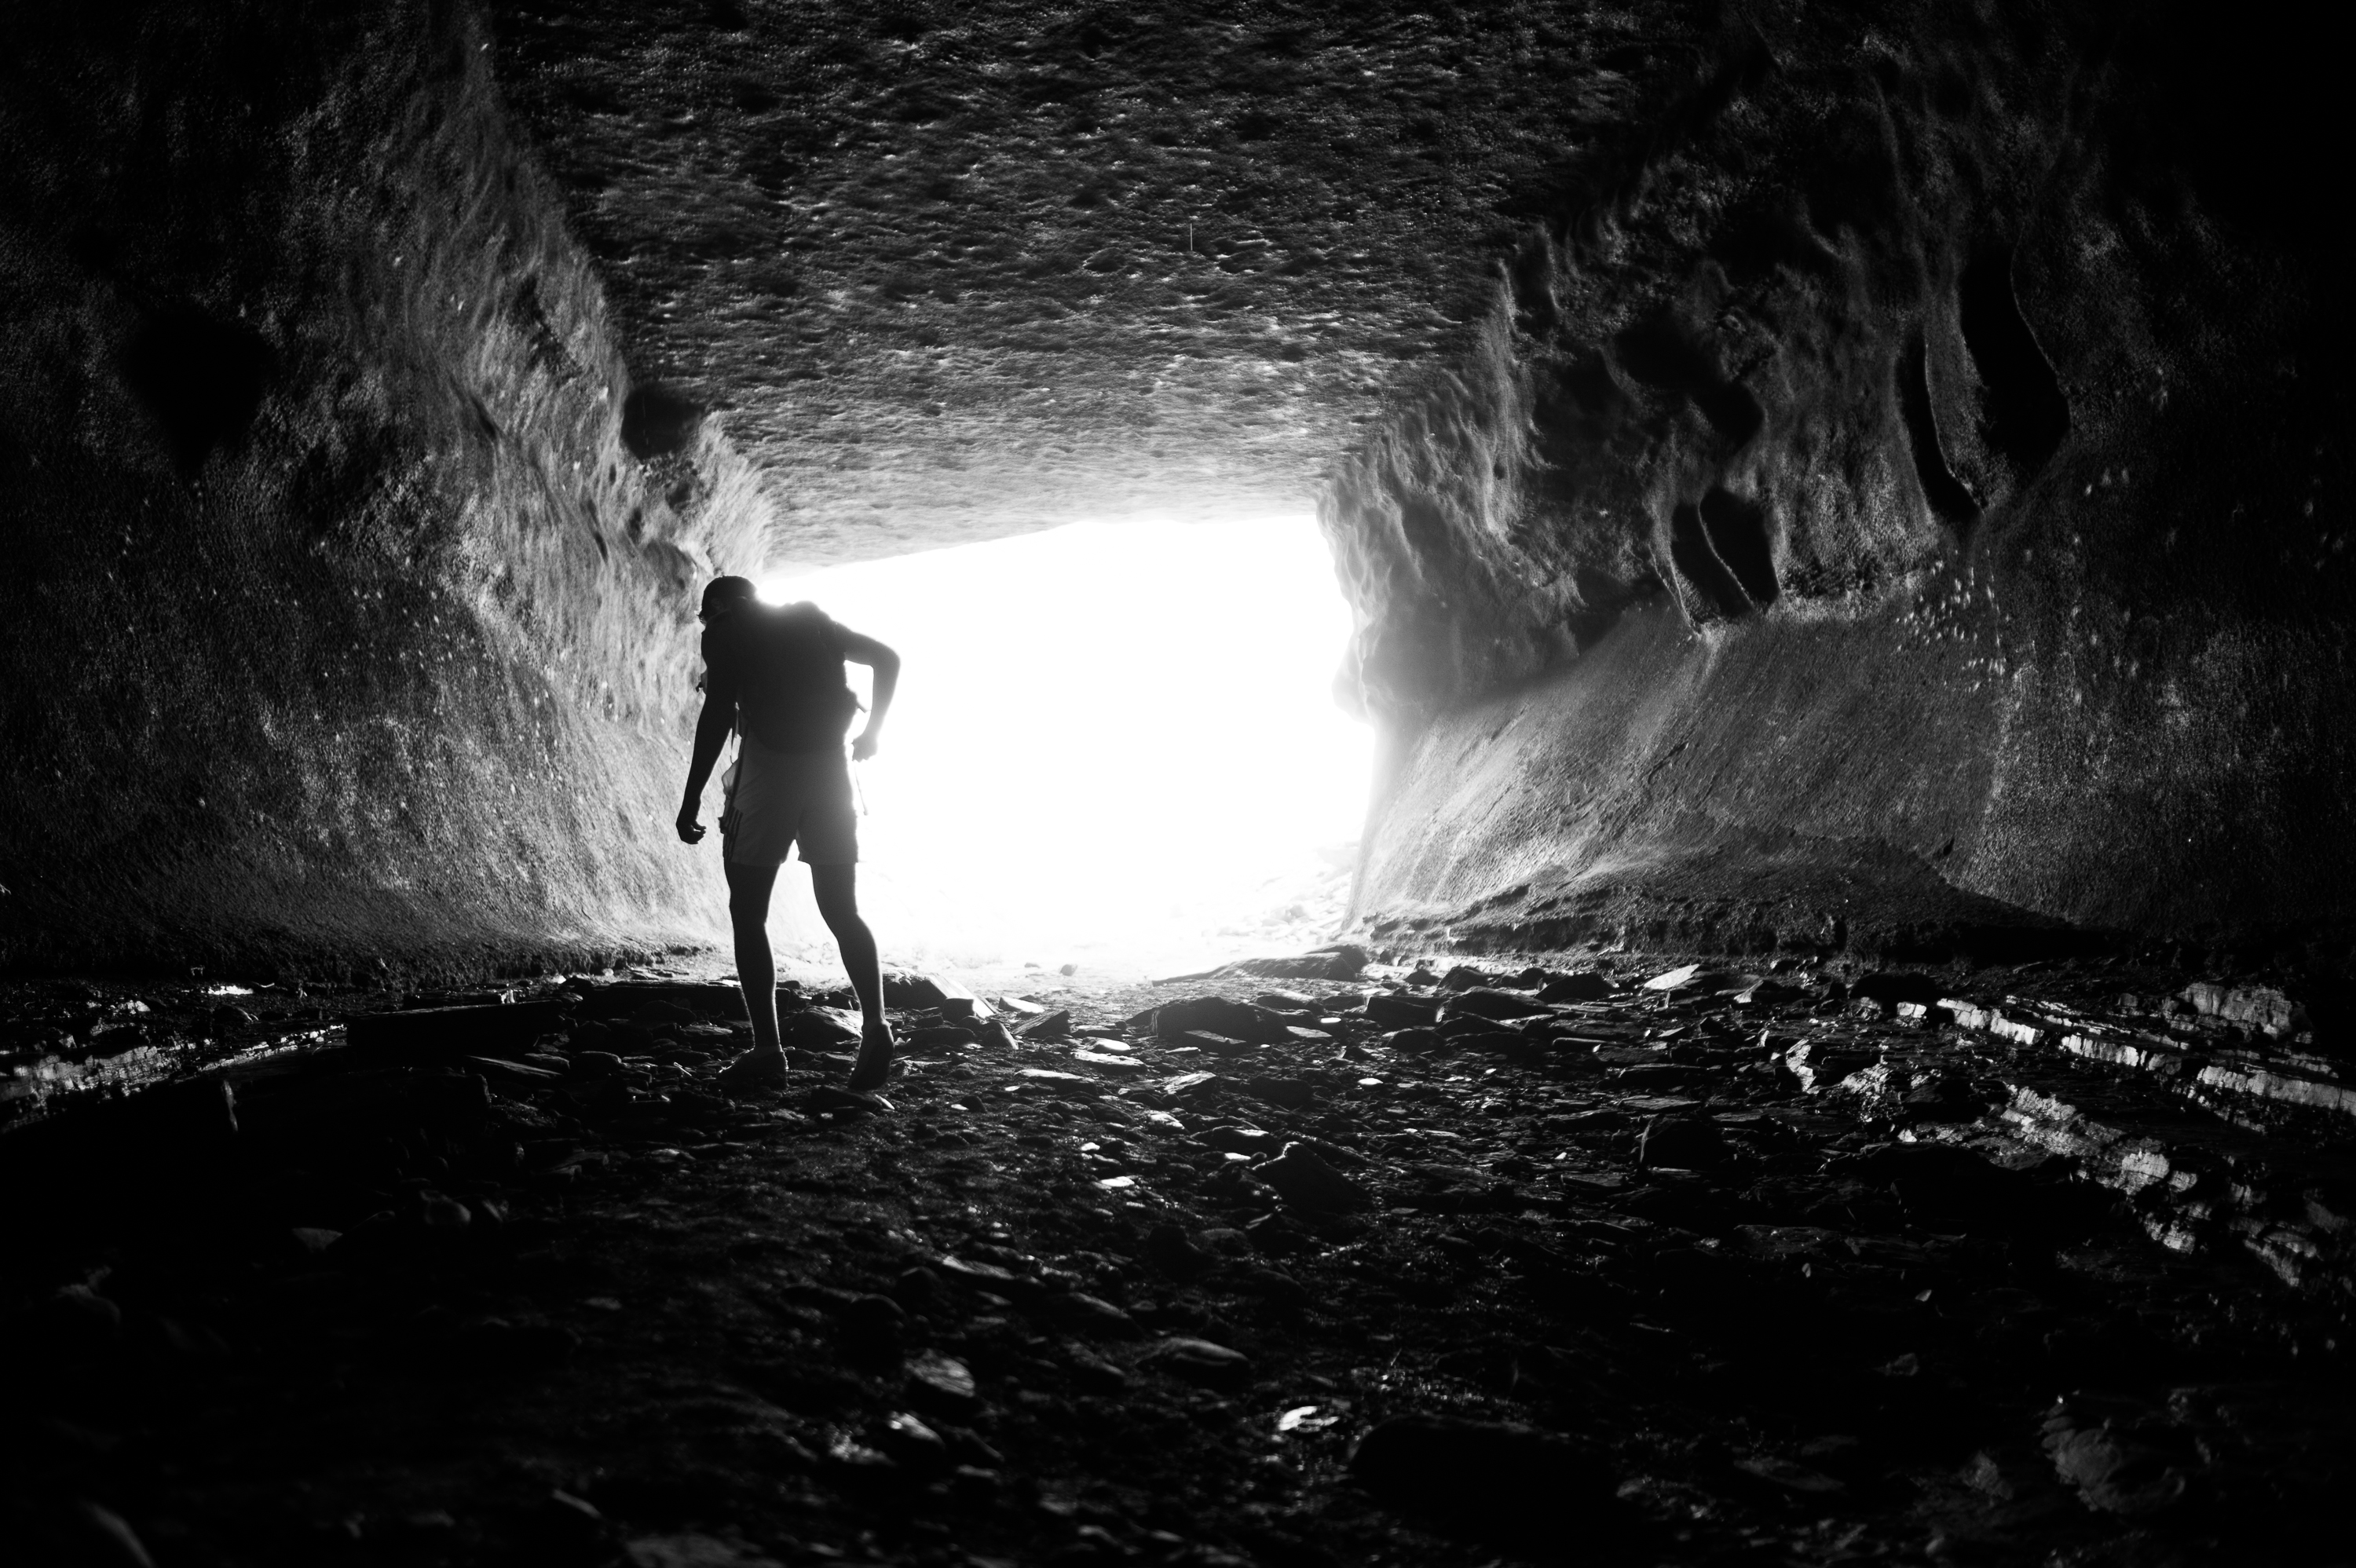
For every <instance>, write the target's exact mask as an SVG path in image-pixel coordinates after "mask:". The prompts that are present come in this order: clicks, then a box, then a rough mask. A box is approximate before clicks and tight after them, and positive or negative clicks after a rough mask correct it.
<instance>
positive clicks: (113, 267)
mask: <svg viewBox="0 0 2356 1568" xmlns="http://www.w3.org/2000/svg"><path fill="white" fill-rule="evenodd" d="M305 17H306V18H307V19H305V20H301V21H297V20H296V19H295V14H294V13H292V12H289V11H287V10H285V8H284V7H279V6H272V5H253V6H243V7H231V8H229V9H226V10H218V11H211V12H208V13H207V14H206V15H205V16H202V17H198V16H196V15H194V14H182V13H179V12H174V11H165V10H155V11H144V10H141V9H139V8H136V7H127V8H117V7H111V6H109V7H92V8H87V9H85V10H82V11H79V12H75V13H73V14H72V15H71V16H66V14H63V13H59V15H58V16H57V17H55V18H52V19H51V20H50V21H48V22H47V23H45V24H43V25H42V26H41V27H27V28H20V29H19V30H18V32H17V34H16V37H14V38H12V42H11V47H10V50H9V52H8V58H7V60H6V62H5V66H0V72H5V80H0V125H5V140H6V142H7V144H8V145H9V146H10V147H11V149H12V153H11V155H10V157H9V159H8V160H7V165H6V167H5V170H0V279H5V286H0V319H4V320H5V325H4V326H0V409H5V416H4V417H0V539H5V542H6V549H7V554H8V563H7V568H6V570H5V573H0V672H5V682H4V683H0V715H5V717H0V732H5V737H6V743H5V750H0V792H5V798H6V800H7V802H8V807H9V809H8V810H7V812H6V813H5V822H0V868H5V871H0V885H5V892H0V961H5V962H8V963H12V964H44V963H57V962H61V961H77V960H78V961H83V962H87V961H91V960H127V961H133V962H138V963H149V964H154V963H175V964H177V963H188V962H197V963H201V962H204V961H206V959H207V958H208V957H212V958H219V957H221V956H226V955H235V956H237V957H240V958H243V959H247V960H250V961H251V960H261V961H265V962H266V961H268V960H270V959H272V958H273V957H274V958H279V959H284V960H287V961H290V962H302V961H305V960H309V959H316V958H319V957H322V956H325V957H327V958H329V959H331V960H332V961H334V962H335V963H337V964H350V965H359V966H362V967H366V966H368V965H370V964H371V963H372V962H373V961H379V960H382V959H383V958H385V957H386V956H388V955H390V956H391V958H393V959H395V960H404V959H419V958H427V959H438V960H445V961H449V962H453V963H457V964H462V965H466V964H478V963H481V962H484V961H486V960H488V959H492V958H496V957H497V956H498V955H500V954H502V953H505V952H509V951H513V950H516V949H518V948H521V947H532V948H538V949H541V950H546V949H549V948H561V947H563V946H565V945H568V944H600V943H612V942H615V941H622V940H635V941H654V940H660V939H664V938H667V937H672V936H681V935H695V936H701V934H703V933H704V931H705V930H706V923H705V918H704V917H703V915H702V914H701V909H700V901H699V900H697V899H696V898H695V897H693V896H691V891H690V889H689V887H688V884H687V882H686V880H685V877H684V875H683V873H684V871H685V870H687V869H690V867H691V862H690V861H689V860H688V859H687V858H686V857H683V856H679V855H665V854H659V853H658V851H659V848H660V847H661V845H662V844H663V842H664V840H666V839H668V838H669V815H670V812H671V810H672V809H673V808H674V806H675V798H676V797H675V792H676V789H677V787H678V786H677V783H676V780H675V779H674V778H673V777H672V776H671V772H672V769H673V768H674V767H675V765H676V763H675V758H676V756H677V755H678V753H679V752H680V749H681V747H682V746H683V741H682V740H681V739H680V733H679V731H678V728H677V726H678V724H679V722H680V714H681V712H682V709H683V708H684V706H685V699H687V698H688V697H689V696H690V695H691V690H690V681H691V677H692V670H691V667H690V661H691V658H692V655H693V643H692V639H691V636H690V635H689V634H691V632H692V630H693V626H692V623H691V619H690V615H691V606H690V604H689V603H688V602H687V601H686V600H685V599H684V598H683V596H682V593H681V590H682V588H683V586H684V585H685V584H686V583H687V582H688V581H690V580H691V578H692V577H694V576H696V575H698V574H700V573H701V572H702V571H705V570H707V568H708V566H709V564H710V563H712V562H713V561H719V560H745V559H748V558H755V559H756V556H755V551H756V550H757V540H758V537H759V533H760V528H761V526H762V520H763V519H762V516H761V514H760V510H759V506H758V503H757V501H756V499H755V497H754V496H753V495H752V493H751V487H750V481H749V478H748V477H747V476H746V475H745V474H744V470H743V467H742V464H741V462H740V461H738V460H736V459H734V457H733V456H732V455H731V453H729V452H728V451H727V450H726V449H725V448H724V447H723V446H722V445H720V444H718V443H713V442H711V441H708V440H707V441H706V442H705V443H703V444H702V445H701V446H699V447H698V448H696V449H694V450H691V451H688V452H682V453H679V454H677V455H675V456H674V457H672V458H671V459H669V460H668V462H667V463H666V464H658V465H654V466H648V465H645V464H640V463H638V462H637V461H636V460H634V459H633V458H631V457H630V455H629V454H628V453H626V451H625V450H624V448H623V444H622V442H621V440H620V436H619V424H620V411H619V405H620V403H621V402H622V400H623V398H624V396H625V395H626V392H627V390H628V382H627V380H626V376H625V373H624V371H623V369H622V367H621V364H620V361H619V358H618V356H617V354H616V348H615V346H614V341H613V338H612V336H611V333H610V330H609V328H608V325H607V324H606V321H605V314H604V310H603V306H602V304H601V303H600V298H599V293H598V288H597V284H596V283H595V280H594V277H593V276H592V275H591V273H590V272H589V270H588V266H587V263H586V261H585V260H584V257H583V256H582V255H581V253H580V252H579V251H577V250H576V249H575V248H574V247H573V245H572V244H571V242H570V241H569V240H567V239H566V238H565V235H564V232H563V229H562V224H561V220H560V219H559V217H558V214H557V212H556V209H555V208H554V205H553V203H552V201H551V200H550V198H549V197H548V194H547V192H546V190H545V187H544V186H543V185H542V183H541V180H540V178H539V177H538V176H536V175H535V174H534V173H533V171H532V169H531V168H530V166H529V165H528V164H527V163H526V162H525V161H524V159H523V158H522V156H521V155H520V154H519V150H518V148H517V147H516V146H515V145H514V144H512V142H511V141H510V139H509V135H508V134H507V133H506V132H505V131H504V130H503V129H502V122H501V118H500V113H499V111H498V103H497V99H496V95H495V94H494V92H493V91H492V89H491V87H490V84H489V82H488V80H487V76H486V74H485V68H484V64H483V61H484V59H485V58H486V57H485V56H484V54H483V51H482V48H481V46H480V39H479V37H478V36H477V32H476V30H475V29H474V28H473V27H472V26H471V25H469V24H466V23H465V22H464V20H463V19H461V20H458V21H454V22H447V23H446V24H445V25H444V26H442V27H439V28H438V30H437V29H436V28H435V27H431V26H429V25H428V24H427V22H426V19H425V18H424V16H423V13H422V12H421V13H418V14H416V15H414V16H412V15H410V14H408V13H407V12H405V11H401V12H388V13H387V14H383V15H379V14H376V13H372V12H370V11H368V10H366V9H361V10H358V11H354V12H348V13H344V14H341V15H338V16H333V17H311V16H309V14H307V13H305ZM672 848H676V846H675V845H673V846H672Z"/></svg>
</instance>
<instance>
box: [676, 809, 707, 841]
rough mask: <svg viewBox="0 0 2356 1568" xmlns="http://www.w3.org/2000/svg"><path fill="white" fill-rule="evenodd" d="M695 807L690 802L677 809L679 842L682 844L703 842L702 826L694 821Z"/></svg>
mask: <svg viewBox="0 0 2356 1568" xmlns="http://www.w3.org/2000/svg"><path fill="white" fill-rule="evenodd" d="M695 805H696V803H695V802H693V801H689V802H688V803H687V804H686V805H682V806H680V808H679V841H680V843H682V844H701V843H702V842H703V824H701V822H698V821H697V820H696V819H695Z"/></svg>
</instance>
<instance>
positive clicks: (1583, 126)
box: [494, 0, 1693, 560]
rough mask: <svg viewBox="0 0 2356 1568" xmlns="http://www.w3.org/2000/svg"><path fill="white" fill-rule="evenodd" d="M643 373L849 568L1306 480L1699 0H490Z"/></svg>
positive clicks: (1628, 97)
mask: <svg viewBox="0 0 2356 1568" xmlns="http://www.w3.org/2000/svg"><path fill="white" fill-rule="evenodd" d="M494 15H495V16H496V17H497V20H498V27H499V32H500V37H501V43H500V48H499V58H500V62H501V65H500V69H501V72H502V78H503V80H506V81H507V82H508V83H509V91H511V92H512V93H513V94H514V96H515V100H516V101H517V103H518V106H519V111H520V112H522V113H523V115H524V116H525V118H526V119H527V121H528V122H529V123H530V125H531V127H532V128H533V130H534V131H535V132H536V133H538V135H539V137H540V138H541V141H542V142H543V144H545V145H546V147H547V148H548V155H549V158H550V160H551V165H552V168H553V169H554V170H555V172H556V173H557V175H558V176H559V178H560V179H561V180H562V182H563V183H564V185H565V186H566V187H567V188H568V190H569V192H570V195H571V200H572V207H573V213H574V215H575V219H576V221H577V223H578V225H579V228H580V231H581V233H582V235H583V236H584V240H585V242H586V243H587V244H588V245H589V247H590V248H591V250H592V251H594V254H595V255H596V256H597V258H598V259H599V260H600V261H602V262H603V263H605V270H606V274H607V277H608V280H609V283H610V287H611V288H612V291H613V295H614V299H615V303H616V310H617V312H618V313H619V315H620V318H621V320H622V322H623V324H624V325H625V328H626V335H627V338H628V341H629V344H630V350H631V354H632V356H633V361H632V363H633V368H634V369H636V370H637V371H638V372H639V374H640V375H641V376H642V377H645V378H648V379H658V380H659V381H660V382H662V383H663V384H664V385H665V386H666V387H668V388H670V389H672V390H673V391H674V392H675V394H676V395H677V396H679V397H680V398H681V399H682V400H685V401H686V402H687V403H688V404H690V405H691V406H694V407H699V408H710V409H717V410H722V411H725V414H726V419H727V424H728V428H729V430H730V432H731V433H732V435H733V436H734V438H735V439H736V440H737V441H739V442H740V443H743V445H744V448H745V450H746V451H747V453H750V454H751V455H752V456H753V457H754V458H755V460H756V461H758V462H759V463H760V464H762V465H763V466H764V468H765V469H766V471H767V472H768V473H769V474H770V475H773V476H775V477H776V479H777V480H778V481H779V482H780V493H779V501H780V505H781V506H782V507H784V508H786V517H787V528H785V529H784V530H782V531H781V533H780V536H779V548H780V553H783V554H787V555H790V556H794V557H798V558H801V559H805V560H837V559H850V558H855V557H862V556H873V555H884V554H892V553H895V552H897V551H899V550H903V549H909V548H911V547H921V546H926V545H935V544H940V543H947V542H952V541H954V540H956V539H963V538H978V537H986V536H989V535H992V534H1003V533H1010V532H1015V531H1019V530H1021V529H1024V528H1035V527H1038V526H1041V525H1042V524H1045V523H1054V522H1062V521H1066V520H1069V519H1070V518H1072V517H1077V516H1101V515H1105V514H1107V513H1111V512H1118V511H1120V510H1122V509H1125V508H1130V507H1162V508H1168V509H1173V510H1180V511H1187V512H1204V513H1220V512H1225V513H1227V514H1229V515H1232V514H1233V513H1234V512H1235V511H1236V510H1237V509H1238V508H1256V507H1272V506H1286V507H1306V506H1307V505H1308V504H1309V503H1310V502H1311V501H1312V498H1313V496H1314V495H1315V493H1316V490H1317V486H1318V485H1319V483H1320V480H1321V476H1322V475H1323V472H1324V471H1325V469H1326V468H1327V467H1328V465H1329V464H1332V463H1333V460H1334V458H1335V457H1336V456H1337V455H1338V454H1339V453H1341V451H1342V450H1343V449H1344V447H1345V446H1346V445H1347V444H1348V443H1350V442H1351V440H1352V439H1353V438H1354V436H1355V435H1356V433H1357V432H1358V431H1359V429H1360V427H1361V426H1362V425H1363V424H1364V423H1365V422H1366V421H1370V420H1372V419H1373V418H1375V417H1376V414H1377V412H1378V410H1379V408H1380V403H1381V399H1382V398H1383V396H1384V394H1385V389H1386V388H1387V387H1388V386H1389V385H1390V384H1391V383H1392V382H1393V381H1394V380H1395V379H1397V377H1398V374H1399V373H1400V372H1401V371H1402V370H1403V369H1404V368H1406V367H1408V366H1409V365H1414V364H1419V363H1424V362H1430V361H1433V360H1434V359H1436V358H1439V357H1453V356H1454V355H1456V354H1457V353H1459V352H1461V351H1462V347H1463V345H1464V344H1465V343H1466V342H1467V341H1468V340H1469V338H1470V337H1471V336H1472V334H1473V333H1474V332H1475V331H1477V329H1478V327H1477V323H1478V318H1479V316H1480V315H1481V313H1482V311H1483V308H1484V307H1485V305H1486V304H1487V298H1488V294H1489V292H1490V289H1489V278H1490V277H1491V276H1492V274H1493V271H1494V258H1496V257H1499V256H1502V255H1506V254H1510V252H1511V250H1512V247H1513V245H1514V243H1515V237H1516V232H1517V228H1518V226H1519V225H1520V224H1521V222H1522V216H1523V214H1524V213H1525V212H1526V211H1528V210H1533V209H1534V208H1533V207H1532V203H1533V201H1534V199H1535V198H1534V194H1533V193H1536V192H1540V191H1543V190H1545V189H1547V188H1548V187H1549V186H1550V184H1551V183H1552V182H1555V181H1557V180H1558V179H1559V178H1561V177H1562V172H1561V165H1563V161H1564V160H1565V159H1566V158H1575V157H1576V156H1577V155H1579V154H1580V151H1581V149H1583V148H1584V147H1586V146H1588V145H1589V144H1591V143H1594V142H1595V141H1596V140H1597V139H1598V137H1599V136H1600V135H1601V134H1603V133H1605V132H1607V131H1614V132H1615V133H1618V131H1619V130H1620V129H1621V128H1624V127H1626V126H1628V125H1630V124H1642V123H1644V122H1645V119H1646V115H1647V113H1648V112H1649V111H1650V110H1651V109H1652V108H1653V102H1652V100H1653V98H1654V97H1655V96H1656V95H1657V93H1658V92H1659V91H1663V90H1662V89H1660V88H1659V87H1658V86H1657V85H1656V84H1657V83H1658V82H1659V81H1661V80H1664V79H1665V80H1669V81H1670V82H1671V83H1672V84H1674V83H1675V82H1676V81H1677V80H1681V79H1682V76H1683V75H1684V74H1685V72H1686V70H1687V69H1688V68H1689V63H1690V57H1691V53H1692V51H1691V47H1690V43H1689V38H1690V36H1691V34H1692V31H1693V28H1692V26H1691V24H1690V22H1689V21H1688V20H1687V16H1686V8H1685V7H1682V6H1672V7H1664V8H1661V9H1659V10H1657V11H1652V12H1647V13H1645V14H1643V15H1637V14H1633V13H1623V12H1617V11H1597V10H1594V9H1591V8H1590V7H1586V6H1583V5H1562V4H1534V5H1522V6H1518V7H1516V8H1515V10H1514V11H1513V12H1512V13H1510V14H1505V15H1490V14H1484V13H1479V12H1475V11H1474V10H1472V9H1471V8H1465V9H1462V10H1460V9H1457V8H1455V7H1451V6H1431V7H1427V8H1424V9H1422V10H1419V11H1414V12H1401V13H1399V14H1396V15H1385V14H1382V13H1380V12H1379V11H1377V12H1373V13H1370V12H1368V11H1366V10H1365V9H1363V8H1360V7H1355V6H1346V5H1332V4H1290V5H1268V6H1256V7H1254V8H1252V9H1251V10H1250V12H1249V13H1248V14H1247V13H1242V12H1233V13H1230V12H1226V11H1217V10H1213V11H1207V12H1198V11H1190V10H1188V9H1186V8H1183V7H1169V8H1166V9H1162V10H1154V11H1138V10H1135V9H1132V8H1130V7H1127V6H1118V5H1098V6H1087V7H1074V8H1069V9H1055V10H1042V9H1040V8H1039V7H1037V6H1033V5H1021V4H1013V3H1009V0H987V3H982V4H973V5H924V4H909V5H868V4H823V5H793V6H785V5H761V4H754V5H721V6H709V7H703V8H701V9H698V8H695V7H688V6H680V7H649V6H646V5H633V4H626V3H622V0H611V3H609V0H584V3H582V4H568V5H562V6H558V5H552V4H542V3H541V0H531V3H528V4H499V5H495V7H494Z"/></svg>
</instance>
